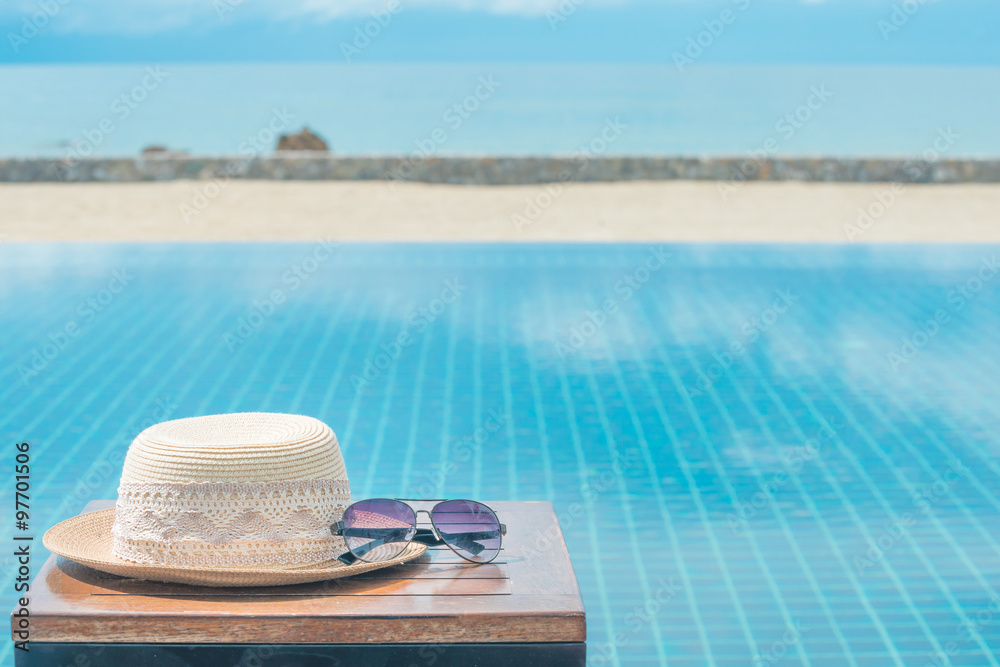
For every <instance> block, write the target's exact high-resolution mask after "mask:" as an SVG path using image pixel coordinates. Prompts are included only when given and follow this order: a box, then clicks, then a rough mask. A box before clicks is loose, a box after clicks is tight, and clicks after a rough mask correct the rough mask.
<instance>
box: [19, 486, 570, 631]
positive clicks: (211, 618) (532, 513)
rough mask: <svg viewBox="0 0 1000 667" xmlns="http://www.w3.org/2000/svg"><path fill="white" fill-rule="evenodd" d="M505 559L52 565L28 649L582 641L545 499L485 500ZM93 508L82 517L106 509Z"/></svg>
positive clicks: (41, 586) (34, 600)
mask: <svg viewBox="0 0 1000 667" xmlns="http://www.w3.org/2000/svg"><path fill="white" fill-rule="evenodd" d="M487 504H488V505H490V507H493V508H494V509H495V510H496V512H497V514H498V515H499V517H500V520H501V521H503V522H504V523H506V524H507V531H508V532H507V536H506V537H505V538H504V545H503V546H504V550H503V552H502V553H501V554H500V555H499V556H498V557H497V559H496V560H495V561H494V562H493V563H490V564H487V565H473V564H471V563H468V562H466V561H464V560H462V559H461V558H459V557H458V556H456V555H455V554H454V553H453V552H452V551H450V550H449V549H448V548H447V547H441V548H432V549H428V551H427V553H426V554H424V555H423V556H421V557H420V558H419V559H417V560H415V561H412V562H410V563H406V564H404V565H399V566H396V567H392V568H385V569H382V570H376V571H374V572H369V573H367V574H363V575H359V576H355V577H350V578H345V579H333V580H330V581H325V582H318V583H312V584H300V585H296V586H278V587H267V588H205V587H200V586H187V585H183V584H167V583H156V582H150V581H141V580H136V579H122V578H119V577H115V576H114V575H110V574H104V573H102V572H98V571H96V570H93V569H90V568H87V567H84V566H82V565H78V564H76V563H73V562H72V561H68V560H66V559H64V558H61V557H56V556H54V555H53V556H51V557H50V558H49V559H48V561H46V563H45V565H44V566H42V569H41V570H40V571H39V572H38V575H37V576H36V577H35V581H34V582H33V583H32V584H31V593H32V595H31V606H30V610H31V640H32V641H37V642H97V643H107V642H111V643H119V642H121V643H186V644H192V643H195V644H197V643H249V644H256V643H261V644H275V643H278V644H310V643H318V644H383V643H444V642H454V643H466V642H582V641H585V640H586V633H587V629H586V618H585V614H584V609H583V600H582V599H581V597H580V589H579V586H578V585H577V582H576V575H575V574H574V573H573V566H572V564H571V562H570V559H569V554H568V552H567V551H566V544H565V542H564V541H563V537H562V532H561V530H560V529H559V524H558V521H557V520H556V515H555V511H554V509H553V507H552V504H551V503H548V502H488V503H487ZM113 506H114V501H111V500H97V501H92V502H91V503H89V504H88V505H87V507H86V508H84V512H92V511H95V510H99V509H105V508H108V507H113Z"/></svg>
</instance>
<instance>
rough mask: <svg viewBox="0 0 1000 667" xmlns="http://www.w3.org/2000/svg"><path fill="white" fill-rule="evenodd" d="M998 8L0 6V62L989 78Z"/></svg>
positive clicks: (935, 0)
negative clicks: (813, 71)
mask: <svg viewBox="0 0 1000 667" xmlns="http://www.w3.org/2000/svg"><path fill="white" fill-rule="evenodd" d="M998 27H1000V1H998V0H811V1H810V0H659V1H656V2H654V1H653V0H146V1H145V2H123V1H122V0H6V1H5V2H4V3H3V4H2V5H0V35H3V43H2V44H0V63H3V64H17V63H92V62H121V63H127V62H280V61H293V62H294V61H312V62H316V61H321V62H349V63H350V62H386V61H388V62H607V63H618V62H623V63H676V62H677V61H678V60H681V61H683V59H684V58H692V60H697V61H698V62H699V63H705V64H709V63H725V64H799V63H825V64H869V63H870V64H914V65H973V66H996V65H1000V40H998V39H997V38H996V31H997V28H998Z"/></svg>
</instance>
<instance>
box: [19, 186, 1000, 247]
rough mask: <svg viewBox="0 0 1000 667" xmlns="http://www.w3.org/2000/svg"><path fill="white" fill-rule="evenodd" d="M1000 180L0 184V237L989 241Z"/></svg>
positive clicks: (994, 232) (995, 227) (996, 233)
mask: <svg viewBox="0 0 1000 667" xmlns="http://www.w3.org/2000/svg"><path fill="white" fill-rule="evenodd" d="M998 211H1000V185H995V184H987V185H979V184H961V185H898V184H896V185H893V184H890V183H865V184H860V183H798V182H751V183H744V184H742V185H740V186H739V187H738V188H736V189H731V188H728V187H726V186H723V185H722V184H719V183H716V182H701V181H656V182H651V181H646V182H627V183H572V184H566V185H564V186H559V185H558V184H554V185H550V186H539V185H529V186H453V185H427V184H417V183H414V184H410V183H403V184H396V185H394V186H390V185H389V184H387V183H385V182H381V181H322V182H304V181H231V182H229V183H228V184H227V185H225V186H224V187H220V186H219V185H218V184H216V183H214V182H212V181H169V182H162V183H121V184H117V183H86V184H48V183H32V184H0V240H3V241H7V242H16V241H240V240H246V241H266V240H313V239H317V238H333V239H338V240H358V241H361V240H371V241H376V240H400V241H511V242H532V241H647V240H660V241H692V242H698V241H705V242H711V241H744V242H773V241H787V242H822V243H847V242H855V243H884V242H962V243H980V242H1000V224H998V222H997V212H998Z"/></svg>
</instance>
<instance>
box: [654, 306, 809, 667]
mask: <svg viewBox="0 0 1000 667" xmlns="http://www.w3.org/2000/svg"><path fill="white" fill-rule="evenodd" d="M683 303H684V307H685V309H686V310H687V311H688V312H690V306H689V305H688V304H687V303H686V302H683ZM666 321H667V322H670V319H669V318H668V319H667V320H666ZM667 326H668V327H669V328H670V329H671V331H673V327H672V325H670V324H668V325H667ZM684 356H685V357H686V359H687V361H688V364H690V366H691V367H692V368H697V363H696V360H695V359H694V357H693V355H692V354H691V348H690V347H689V346H685V347H684ZM678 391H684V389H683V387H678ZM707 393H708V395H709V396H711V398H712V402H713V403H715V407H716V410H717V411H718V413H719V415H720V416H721V417H722V418H723V421H725V423H726V425H727V427H728V428H729V433H730V436H731V437H733V438H734V439H735V440H736V441H737V442H739V443H741V444H742V437H741V436H740V434H739V429H737V428H736V427H735V424H734V423H733V419H732V415H730V414H729V410H728V408H727V406H726V405H725V403H724V402H723V401H722V400H721V399H720V398H719V395H718V392H716V391H715V387H714V385H710V386H709V387H708V391H707ZM692 407H693V406H692ZM691 416H692V421H693V422H694V424H695V428H696V429H697V431H698V436H699V439H700V440H701V443H702V444H703V445H704V447H705V451H706V452H708V455H709V458H710V459H711V461H712V465H713V466H714V467H715V469H716V470H717V471H718V479H719V481H721V482H722V485H723V487H724V488H725V489H726V494H727V495H728V496H729V502H730V504H731V505H732V507H733V509H734V510H736V511H739V504H738V501H737V498H738V494H737V493H736V489H735V488H734V487H733V484H732V481H731V480H730V479H729V476H728V474H727V473H726V469H725V466H724V465H723V464H722V461H721V460H720V459H719V455H718V452H717V451H716V448H715V443H714V442H713V440H712V437H711V436H710V435H709V434H708V431H707V429H706V428H705V422H704V420H703V418H702V414H701V412H699V411H697V410H691ZM772 510H773V511H775V512H776V513H777V512H778V510H776V509H773V508H772ZM746 535H747V537H748V538H749V542H750V549H751V551H752V552H753V554H754V558H755V559H756V561H757V565H758V566H759V567H760V570H761V573H762V574H763V575H764V580H765V581H766V582H767V585H768V588H769V589H770V591H771V595H772V596H773V597H774V601H775V602H776V603H777V605H778V609H779V610H780V612H781V615H782V617H783V619H784V621H785V624H786V626H787V627H789V628H794V627H795V619H793V618H792V615H791V612H790V611H789V610H788V605H787V604H786V603H785V599H784V596H782V594H781V591H780V589H779V588H778V584H777V582H776V581H775V579H774V574H773V573H772V572H771V568H770V566H769V565H768V564H767V560H766V559H765V558H764V556H763V554H761V551H760V544H759V543H758V541H757V536H756V535H755V533H754V530H753V527H748V528H747V530H746ZM794 646H795V652H796V654H797V655H798V656H799V657H800V658H801V659H802V662H803V663H804V664H805V665H806V667H811V665H812V662H811V661H810V659H809V654H808V652H807V651H806V650H805V648H804V647H803V645H802V642H801V641H797V642H795V644H794ZM759 650H760V649H759V648H758V651H759Z"/></svg>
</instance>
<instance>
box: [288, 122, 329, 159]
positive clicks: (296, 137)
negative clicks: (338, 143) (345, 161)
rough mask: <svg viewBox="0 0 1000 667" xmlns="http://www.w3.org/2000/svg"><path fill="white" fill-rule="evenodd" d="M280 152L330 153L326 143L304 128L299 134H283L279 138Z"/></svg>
mask: <svg viewBox="0 0 1000 667" xmlns="http://www.w3.org/2000/svg"><path fill="white" fill-rule="evenodd" d="M276 150H279V151H322V152H324V153H327V152H329V151H330V149H329V147H327V145H326V142H325V141H323V140H322V139H321V138H320V137H318V136H316V135H315V134H313V133H312V132H310V131H309V128H308V127H304V128H302V131H301V132H299V133H298V134H283V135H281V136H280V137H278V148H277V149H276Z"/></svg>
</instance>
